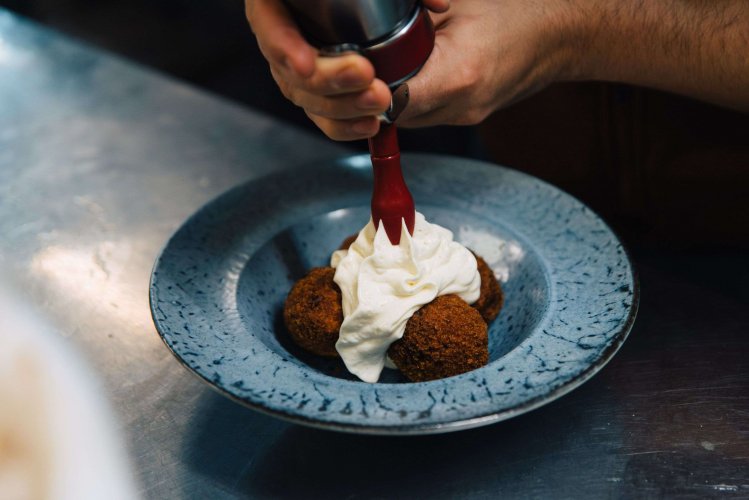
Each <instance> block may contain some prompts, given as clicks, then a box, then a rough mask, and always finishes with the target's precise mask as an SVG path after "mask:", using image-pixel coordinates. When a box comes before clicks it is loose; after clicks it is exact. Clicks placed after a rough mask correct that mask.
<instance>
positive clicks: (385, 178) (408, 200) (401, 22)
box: [284, 0, 434, 245]
mask: <svg viewBox="0 0 749 500" xmlns="http://www.w3.org/2000/svg"><path fill="white" fill-rule="evenodd" d="M284 3H285V4H286V6H287V7H288V9H289V11H290V12H291V14H292V16H293V17H294V19H295V20H296V22H297V24H298V25H299V27H300V29H301V30H302V33H303V34H304V36H305V37H306V38H307V40H308V41H309V42H310V43H311V44H312V45H314V46H316V47H317V48H318V49H319V50H320V53H321V54H323V55H328V56H336V55H339V54H344V53H348V52H357V53H359V54H361V55H363V56H364V57H366V58H367V59H369V61H370V62H371V63H372V65H373V66H374V69H375V75H376V76H377V78H379V79H380V80H383V81H384V82H385V83H387V84H388V86H389V87H390V90H391V91H392V92H393V99H392V102H391V104H390V109H389V110H388V112H386V113H385V114H384V115H383V116H382V117H381V120H382V125H381V127H380V132H379V133H378V134H377V135H376V136H375V137H373V138H371V139H370V140H369V152H370V155H371V157H372V168H373V174H374V188H373V191H372V220H373V221H374V223H375V225H376V226H378V227H379V223H380V221H382V223H383V225H384V227H385V231H386V232H387V235H388V238H389V239H390V241H391V243H393V244H394V245H397V244H398V243H399V241H400V236H401V220H403V221H405V223H406V227H407V229H408V231H409V232H410V233H413V228H414V221H415V214H414V202H413V198H412V197H411V193H410V192H409V191H408V187H407V186H406V184H405V181H404V180H403V175H402V173H401V165H400V149H399V147H398V136H397V130H396V126H395V125H394V124H393V122H394V121H395V120H396V118H397V117H398V114H399V113H400V111H402V110H403V108H404V107H405V105H406V104H407V102H408V86H407V85H404V83H405V81H406V80H408V79H409V78H411V77H412V76H413V75H415V74H416V73H417V72H418V71H419V69H421V67H422V66H423V65H424V63H425V62H426V60H427V58H428V57H429V54H430V53H431V52H432V48H433V47H434V25H433V24H432V21H431V19H430V17H429V14H428V12H427V10H426V8H424V7H423V6H422V5H421V2H419V1H417V0H284Z"/></svg>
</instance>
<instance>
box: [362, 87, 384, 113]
mask: <svg viewBox="0 0 749 500" xmlns="http://www.w3.org/2000/svg"><path fill="white" fill-rule="evenodd" d="M356 107H357V108H359V109H378V108H381V107H382V106H380V103H379V102H378V101H377V94H376V93H375V91H374V90H371V89H370V90H367V91H366V92H364V93H363V94H362V95H360V96H359V97H357V98H356Z"/></svg>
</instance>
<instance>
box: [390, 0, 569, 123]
mask: <svg viewBox="0 0 749 500" xmlns="http://www.w3.org/2000/svg"><path fill="white" fill-rule="evenodd" d="M576 15H577V13H576V12H575V11H574V10H573V9H572V8H571V7H570V6H569V3H566V2H559V1H557V0H547V1H527V0H503V1H496V0H455V1H454V2H452V5H451V7H450V10H449V11H447V12H446V13H443V14H436V15H433V16H432V18H433V20H434V23H435V28H436V40H435V46H434V50H433V51H432V54H431V55H430V56H429V59H428V60H427V62H426V64H425V65H424V67H423V68H422V69H421V71H420V72H419V73H418V74H417V75H416V76H414V77H413V78H412V79H410V80H409V81H408V86H409V90H410V100H409V103H408V106H407V107H406V109H405V110H404V111H403V112H402V113H401V114H400V116H399V118H398V124H399V125H400V126H403V127H425V126H432V125H474V124H477V123H479V122H481V121H483V120H484V118H486V117H487V116H488V115H489V114H491V113H492V112H494V111H495V110H497V109H499V108H501V107H504V106H507V105H509V104H512V103H514V102H516V101H518V100H520V99H522V98H524V97H527V96H528V95H530V94H533V93H535V92H537V91H539V90H541V89H542V88H544V87H545V86H547V85H549V84H550V83H552V82H553V81H557V80H564V79H567V78H570V77H572V71H573V69H574V68H573V66H572V62H573V57H572V56H573V55H574V53H575V50H574V46H573V44H574V35H575V32H574V29H575V16H576Z"/></svg>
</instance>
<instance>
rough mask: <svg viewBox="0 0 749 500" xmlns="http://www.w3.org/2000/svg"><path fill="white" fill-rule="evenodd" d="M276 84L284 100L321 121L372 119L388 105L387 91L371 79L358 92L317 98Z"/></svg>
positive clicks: (315, 94)
mask: <svg viewBox="0 0 749 500" xmlns="http://www.w3.org/2000/svg"><path fill="white" fill-rule="evenodd" d="M275 76H276V75H275V74H274V77H275ZM277 81H278V82H279V87H280V88H281V91H282V92H283V93H284V96H285V97H286V98H287V99H289V100H290V101H292V102H293V103H294V104H296V105H297V106H299V107H301V108H304V110H305V111H307V112H308V113H311V114H313V115H318V116H321V117H324V118H331V119H335V120H349V119H351V118H361V117H365V116H376V115H379V114H381V113H384V112H385V111H387V109H388V108H389V106H390V95H391V94H390V90H389V89H388V87H387V85H386V84H385V83H384V82H383V81H381V80H374V81H373V82H372V83H371V84H370V85H369V86H367V87H365V88H364V89H362V90H361V91H359V92H351V93H346V94H335V95H320V94H317V93H314V92H308V91H306V90H304V89H303V88H300V87H296V86H292V85H287V84H285V83H284V82H283V80H279V79H278V78H277Z"/></svg>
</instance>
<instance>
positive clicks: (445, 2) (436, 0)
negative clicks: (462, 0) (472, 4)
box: [423, 0, 450, 12]
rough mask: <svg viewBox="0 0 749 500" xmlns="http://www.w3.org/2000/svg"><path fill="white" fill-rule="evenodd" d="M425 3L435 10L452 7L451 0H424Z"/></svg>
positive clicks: (440, 10)
mask: <svg viewBox="0 0 749 500" xmlns="http://www.w3.org/2000/svg"><path fill="white" fill-rule="evenodd" d="M423 3H424V5H425V6H426V8H427V9H429V10H431V11H433V12H445V11H446V10H447V9H449V8H450V0H424V2H423Z"/></svg>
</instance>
